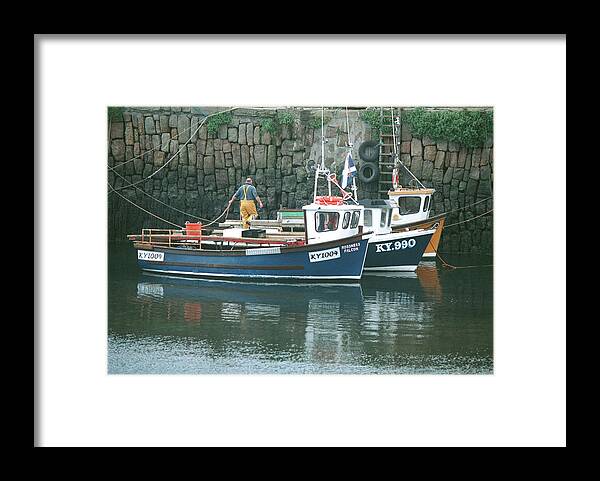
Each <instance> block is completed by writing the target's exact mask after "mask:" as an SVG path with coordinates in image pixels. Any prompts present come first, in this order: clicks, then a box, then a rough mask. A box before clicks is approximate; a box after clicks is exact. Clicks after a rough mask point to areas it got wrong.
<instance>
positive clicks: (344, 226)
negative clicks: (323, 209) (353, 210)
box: [342, 212, 352, 229]
mask: <svg viewBox="0 0 600 481" xmlns="http://www.w3.org/2000/svg"><path fill="white" fill-rule="evenodd" d="M351 215H352V214H350V212H344V220H343V221H342V229H347V228H348V225H349V224H350V216H351Z"/></svg>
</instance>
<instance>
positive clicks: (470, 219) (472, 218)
mask: <svg viewBox="0 0 600 481" xmlns="http://www.w3.org/2000/svg"><path fill="white" fill-rule="evenodd" d="M493 210H494V209H490V210H488V211H487V212H484V213H483V214H479V215H476V216H475V217H470V218H469V219H465V220H461V221H460V222H455V223H454V224H449V225H447V226H445V227H444V229H447V228H448V227H452V226H455V225H459V224H464V223H465V222H469V221H472V220H475V219H477V218H479V217H483V216H484V215H487V214H489V213H490V212H493Z"/></svg>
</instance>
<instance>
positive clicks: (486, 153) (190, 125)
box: [108, 107, 493, 253]
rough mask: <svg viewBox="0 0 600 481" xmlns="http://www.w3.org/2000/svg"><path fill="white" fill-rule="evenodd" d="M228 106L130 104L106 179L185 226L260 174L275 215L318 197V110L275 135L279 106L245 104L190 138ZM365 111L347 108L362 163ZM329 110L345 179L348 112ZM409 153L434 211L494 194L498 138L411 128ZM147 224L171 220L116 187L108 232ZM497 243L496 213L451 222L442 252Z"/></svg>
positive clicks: (113, 127)
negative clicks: (431, 134)
mask: <svg viewBox="0 0 600 481" xmlns="http://www.w3.org/2000/svg"><path fill="white" fill-rule="evenodd" d="M225 108H226V107H225ZM225 108H218V107H212V108H195V107H188V108H185V107H166V108H146V107H144V108H135V107H131V108H126V109H125V111H124V113H123V119H122V120H121V119H119V120H112V121H110V123H109V139H108V165H109V166H110V167H112V168H113V169H114V171H111V170H110V169H109V171H108V182H109V183H110V184H111V185H112V186H113V187H114V188H115V189H118V191H119V193H120V194H122V195H124V196H125V197H127V198H128V199H130V200H131V201H132V202H135V203H136V204H138V205H140V206H142V207H143V208H145V209H146V210H148V211H150V212H152V213H154V214H156V215H158V216H160V217H162V218H164V219H167V220H169V221H171V222H173V223H175V224H178V225H183V224H184V223H185V221H186V220H189V221H194V220H195V219H194V218H193V217H191V216H190V214H192V215H194V216H198V217H203V218H206V219H214V218H215V217H217V216H218V215H219V214H220V213H221V212H222V211H223V210H224V208H225V207H226V205H227V201H228V200H229V198H230V197H231V196H232V195H233V193H234V192H235V190H236V189H237V187H238V186H239V185H240V184H241V183H242V182H243V181H244V179H245V178H246V177H247V176H251V177H253V178H254V181H255V185H256V187H257V189H258V192H259V195H260V196H261V198H262V200H263V202H264V204H265V207H264V209H263V210H261V211H260V212H259V214H260V217H261V218H269V219H274V218H276V215H277V210H278V209H280V208H282V207H283V208H286V207H287V208H300V207H302V205H305V204H306V203H308V202H310V200H311V199H312V190H313V184H314V174H313V172H312V171H311V169H310V165H311V164H312V162H315V163H318V162H320V161H321V129H320V126H319V127H318V128H316V129H315V128H314V127H315V124H314V118H315V116H316V117H317V121H318V119H320V109H314V110H309V109H305V110H294V112H295V114H296V116H297V118H296V120H295V121H294V123H293V125H285V126H282V127H281V128H280V129H279V131H278V132H277V134H275V135H271V134H269V132H267V131H266V130H265V129H264V128H262V127H261V122H262V121H263V119H265V118H266V117H272V116H273V115H274V114H276V113H277V111H276V110H267V109H237V110H235V111H234V112H232V122H231V123H230V124H229V125H225V126H221V127H220V128H219V130H218V132H217V133H216V134H209V133H208V130H207V125H206V124H204V125H203V126H202V127H201V128H200V130H198V132H197V133H195V134H193V135H192V137H191V138H190V134H192V133H193V132H194V131H195V130H196V129H197V127H198V126H199V125H200V124H201V123H202V120H203V119H204V116H205V115H207V114H208V113H213V112H215V111H218V110H224V109H225ZM359 114H360V110H355V109H352V110H349V112H348V117H349V120H350V140H351V141H352V142H353V144H354V149H353V151H352V154H353V158H354V159H355V161H356V162H357V164H360V158H359V156H358V147H359V146H360V144H361V143H362V142H363V141H365V140H368V139H370V138H371V133H372V130H371V129H370V128H369V126H367V125H366V124H365V123H364V122H362V121H361V120H360V118H359ZM325 117H326V128H325V137H326V146H325V163H326V165H327V166H328V167H329V168H330V169H331V170H332V171H335V172H336V173H337V175H338V178H341V170H342V167H343V163H344V159H345V157H346V153H347V152H348V148H347V147H346V145H347V138H348V133H347V127H346V110H345V109H337V110H328V111H326V114H325ZM188 141H189V142H188ZM186 142H187V144H186ZM184 144H186V145H185V147H184V148H183V149H182V150H181V152H179V154H178V155H177V156H175V157H173V156H174V154H175V153H177V152H178V151H179V150H180V148H181V147H182V146H183V145H184ZM401 152H402V154H401V155H402V161H403V162H404V163H405V164H406V165H407V166H408V167H410V169H411V170H412V171H413V172H414V174H415V175H416V176H417V177H418V178H420V179H421V181H422V182H423V183H424V184H425V185H427V186H433V187H434V188H435V189H436V191H437V192H436V194H435V195H434V212H436V213H437V212H443V211H450V210H454V209H456V208H459V207H464V206H465V205H468V204H472V203H474V202H476V201H477V200H479V199H482V198H484V197H489V196H491V182H492V175H493V174H492V145H491V142H490V143H489V145H486V146H484V148H481V149H465V148H459V147H458V146H455V145H452V144H448V143H447V142H446V143H444V142H440V143H433V142H431V141H429V140H428V139H419V138H416V137H413V136H412V135H411V133H410V130H409V129H408V127H406V126H403V127H402V144H401ZM138 156H139V157H138ZM172 157H173V159H172V160H171V161H170V162H169V159H171V158H172ZM131 159H133V160H131ZM167 162H168V165H166V166H165V167H164V168H163V169H162V170H160V171H159V172H158V173H157V174H155V175H154V176H152V178H151V179H149V180H147V181H146V182H143V183H141V184H139V185H138V187H139V188H140V189H141V190H143V192H141V191H138V190H136V189H133V188H128V189H123V190H119V189H120V188H121V187H123V186H125V185H128V184H129V183H132V182H133V183H135V182H139V181H141V180H142V179H145V178H147V177H148V176H150V175H151V174H152V173H153V172H155V171H156V170H157V169H159V168H160V167H162V166H164V164H165V163H167ZM117 174H120V175H117ZM120 176H122V177H124V179H123V178H121V177H120ZM323 184H324V183H322V185H323ZM324 189H325V187H324V186H323V187H322V192H321V193H325V190H324ZM377 190H378V185H377V182H374V183H372V184H369V185H361V183H360V182H359V183H358V195H359V198H367V197H375V196H377ZM333 193H334V195H335V192H333ZM146 194H148V195H146ZM150 196H152V197H154V198H155V199H158V200H154V199H152V198H151V197H150ZM164 204H168V205H169V206H172V207H174V208H176V209H178V210H179V211H182V212H185V214H184V213H182V212H177V211H174V210H172V209H170V208H168V207H166V206H165V205H164ZM238 205H239V204H238V203H235V204H234V207H233V210H232V211H230V213H229V217H228V218H229V219H234V218H239V207H238ZM489 208H491V200H490V201H487V202H483V203H481V204H479V205H477V206H475V207H473V208H472V209H465V210H463V211H460V212H457V213H456V214H455V215H451V216H450V217H449V219H448V223H453V222H457V221H459V220H464V219H466V218H469V217H473V216H475V215H477V214H479V213H482V212H485V211H486V210H489ZM142 227H156V228H171V227H173V226H171V225H168V224H166V223H164V222H161V221H160V220H158V219H156V218H153V217H152V216H150V215H149V214H147V213H145V212H143V211H141V210H139V209H137V208H135V207H133V206H132V205H131V204H130V203H128V202H127V201H125V200H123V199H122V198H120V197H119V196H118V195H116V194H114V193H111V194H109V197H108V231H109V232H108V236H109V239H111V240H119V239H124V238H125V236H126V234H128V233H134V232H138V231H139V230H140V229H141V228H142ZM491 248H492V224H491V216H485V217H482V218H480V219H476V220H474V221H473V222H467V223H465V224H461V225H458V226H455V227H453V228H450V229H449V230H448V231H447V232H446V233H445V234H444V236H443V238H442V251H450V252H459V251H460V252H482V253H485V252H491Z"/></svg>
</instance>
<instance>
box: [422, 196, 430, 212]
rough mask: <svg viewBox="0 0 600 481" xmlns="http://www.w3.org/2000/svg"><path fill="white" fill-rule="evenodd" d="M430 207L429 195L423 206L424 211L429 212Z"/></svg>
mask: <svg viewBox="0 0 600 481" xmlns="http://www.w3.org/2000/svg"><path fill="white" fill-rule="evenodd" d="M428 207H429V196H427V197H425V205H424V206H423V212H427V209H428Z"/></svg>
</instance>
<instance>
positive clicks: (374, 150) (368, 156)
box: [358, 140, 379, 162]
mask: <svg viewBox="0 0 600 481" xmlns="http://www.w3.org/2000/svg"><path fill="white" fill-rule="evenodd" d="M358 155H359V156H360V158H361V159H362V160H365V161H367V162H375V161H377V160H379V142H378V141H377V140H367V141H366V142H363V143H362V144H360V147H359V148H358Z"/></svg>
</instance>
